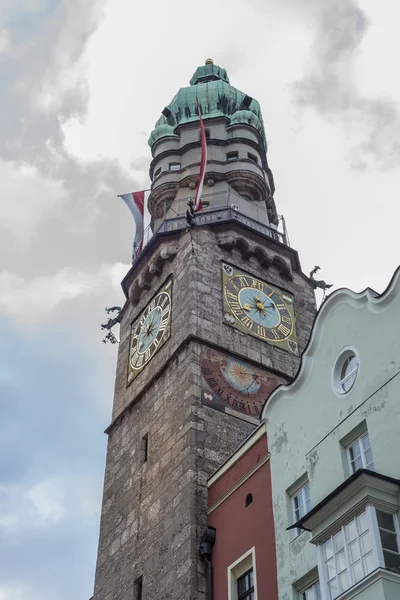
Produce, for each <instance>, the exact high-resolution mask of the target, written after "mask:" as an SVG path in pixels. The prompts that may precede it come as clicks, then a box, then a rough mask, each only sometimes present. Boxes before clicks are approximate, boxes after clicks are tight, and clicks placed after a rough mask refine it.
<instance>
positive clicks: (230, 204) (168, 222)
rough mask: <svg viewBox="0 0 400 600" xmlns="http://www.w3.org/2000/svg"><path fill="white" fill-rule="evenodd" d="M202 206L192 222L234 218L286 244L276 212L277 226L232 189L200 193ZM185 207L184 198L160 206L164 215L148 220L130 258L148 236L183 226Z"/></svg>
mask: <svg viewBox="0 0 400 600" xmlns="http://www.w3.org/2000/svg"><path fill="white" fill-rule="evenodd" d="M202 201H203V203H204V208H203V210H201V211H199V212H198V213H196V218H195V221H196V226H201V225H208V224H212V223H221V222H227V221H238V222H240V223H242V224H243V225H245V226H246V227H248V228H249V229H253V230H254V231H257V232H259V233H261V234H263V235H264V236H266V237H269V238H272V239H274V240H276V241H278V242H281V243H283V244H285V245H287V246H289V239H288V235H287V230H286V225H285V219H284V217H283V216H279V229H278V227H276V225H274V224H273V223H269V220H268V216H267V210H266V208H265V207H264V206H260V203H258V202H251V201H249V200H246V199H245V198H243V197H242V196H237V195H236V194H235V193H234V192H225V191H224V192H217V193H215V194H204V195H203V196H202ZM187 209H188V204H187V199H181V200H178V201H174V205H173V206H170V207H169V208H167V206H166V205H165V206H164V213H163V214H164V217H163V220H162V222H161V223H160V224H159V225H158V227H157V228H155V226H154V223H150V224H149V225H148V226H147V227H146V228H145V230H144V232H143V236H142V238H141V239H140V240H139V241H138V243H137V244H136V245H135V247H134V249H133V260H132V262H133V263H134V262H136V260H137V259H138V258H139V256H140V255H141V253H142V252H143V250H144V249H145V247H146V246H147V244H148V243H149V242H150V240H151V239H152V238H153V237H154V236H155V235H158V234H160V233H168V232H173V231H182V230H184V229H186V227H187V221H186V211H187Z"/></svg>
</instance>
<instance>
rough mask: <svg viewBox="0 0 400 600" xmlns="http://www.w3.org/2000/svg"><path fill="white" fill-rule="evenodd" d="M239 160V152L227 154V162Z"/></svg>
mask: <svg viewBox="0 0 400 600" xmlns="http://www.w3.org/2000/svg"><path fill="white" fill-rule="evenodd" d="M238 158H239V152H227V154H226V160H227V161H228V162H232V161H234V160H238Z"/></svg>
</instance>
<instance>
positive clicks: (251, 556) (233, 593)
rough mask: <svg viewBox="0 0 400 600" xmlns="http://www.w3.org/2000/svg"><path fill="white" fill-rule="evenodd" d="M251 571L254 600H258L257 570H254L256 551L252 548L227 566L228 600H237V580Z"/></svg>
mask: <svg viewBox="0 0 400 600" xmlns="http://www.w3.org/2000/svg"><path fill="white" fill-rule="evenodd" d="M250 569H253V575H254V600H258V595H257V570H256V549H255V547H254V546H253V547H252V548H250V550H248V551H247V552H245V553H244V554H243V555H242V556H241V557H240V558H238V559H237V560H236V561H235V562H234V563H232V564H231V565H229V567H228V569H227V572H228V600H238V591H237V580H238V579H239V577H241V576H242V575H244V574H245V573H246V572H247V571H249V570H250Z"/></svg>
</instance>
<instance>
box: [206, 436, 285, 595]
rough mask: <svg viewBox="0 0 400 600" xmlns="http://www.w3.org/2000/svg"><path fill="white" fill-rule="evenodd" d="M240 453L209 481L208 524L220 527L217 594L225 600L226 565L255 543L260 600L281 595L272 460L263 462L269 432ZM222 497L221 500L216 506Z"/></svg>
mask: <svg viewBox="0 0 400 600" xmlns="http://www.w3.org/2000/svg"><path fill="white" fill-rule="evenodd" d="M241 452H243V450H242V451H241V449H239V450H238V451H237V453H236V456H237V455H239V456H238V460H236V461H235V458H236V456H235V455H234V457H233V464H232V465H231V466H230V467H229V468H228V469H227V470H226V472H224V473H223V474H222V475H221V476H220V477H219V478H218V479H217V480H216V481H214V479H215V477H218V473H219V472H221V471H223V470H224V466H222V467H221V469H220V470H219V471H218V472H217V474H216V475H215V476H214V478H211V484H210V485H209V510H211V512H210V514H209V517H208V524H209V525H210V526H211V527H215V528H216V530H217V534H216V542H215V545H214V548H213V555H212V563H213V568H214V598H215V600H227V598H228V575H227V568H228V567H229V566H230V565H232V563H234V562H235V561H236V560H237V559H238V558H240V557H241V556H242V555H243V554H245V553H246V552H247V551H248V550H250V548H252V547H253V546H254V547H255V554H256V574H257V591H258V600H277V598H278V592H277V583H276V557H275V539H274V524H273V514H272V499H271V474H270V467H269V460H267V461H266V462H265V463H264V464H261V466H259V464H260V463H262V461H263V459H265V458H266V457H267V454H268V449H267V438H266V434H265V432H264V434H263V436H262V437H261V438H260V439H258V440H257V441H256V442H255V443H254V445H252V446H251V447H250V448H249V449H247V450H246V451H245V452H244V453H242V455H241ZM230 462H232V457H231V459H230ZM257 466H259V468H257ZM252 470H253V472H252ZM236 485H238V487H237V489H235V486H236ZM248 494H252V497H253V501H252V503H251V504H250V505H249V506H247V507H246V497H247V495H248ZM224 495H225V499H224V498H223V496H224ZM219 500H221V503H220V504H219V505H218V506H216V507H215V508H213V506H214V505H215V504H216V503H217V502H218V501H219Z"/></svg>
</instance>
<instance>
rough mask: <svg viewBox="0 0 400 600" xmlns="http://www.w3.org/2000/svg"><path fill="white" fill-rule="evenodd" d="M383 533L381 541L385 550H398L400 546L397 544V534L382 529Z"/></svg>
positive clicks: (381, 532)
mask: <svg viewBox="0 0 400 600" xmlns="http://www.w3.org/2000/svg"><path fill="white" fill-rule="evenodd" d="M380 534H381V542H382V548H383V549H384V550H393V552H398V551H399V548H398V545H397V536H396V534H395V533H390V532H389V531H383V530H382V529H381V530H380Z"/></svg>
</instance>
